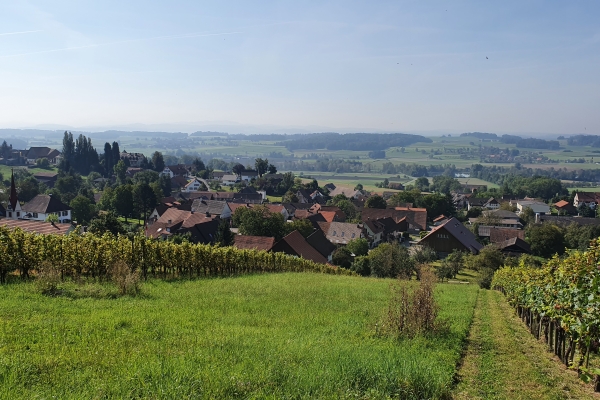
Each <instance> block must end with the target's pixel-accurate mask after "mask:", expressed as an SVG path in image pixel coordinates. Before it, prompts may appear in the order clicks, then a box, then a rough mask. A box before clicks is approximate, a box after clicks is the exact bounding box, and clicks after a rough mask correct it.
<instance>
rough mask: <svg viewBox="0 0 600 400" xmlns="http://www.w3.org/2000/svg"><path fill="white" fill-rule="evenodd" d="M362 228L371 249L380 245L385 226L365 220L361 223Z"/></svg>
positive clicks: (374, 221)
mask: <svg viewBox="0 0 600 400" xmlns="http://www.w3.org/2000/svg"><path fill="white" fill-rule="evenodd" d="M388 218H390V217H388ZM363 228H364V229H365V232H366V234H367V237H368V238H369V242H370V244H371V247H376V246H377V245H379V243H381V241H382V239H383V232H384V230H385V226H384V225H383V224H382V223H381V222H379V221H378V220H373V219H367V220H366V221H363Z"/></svg>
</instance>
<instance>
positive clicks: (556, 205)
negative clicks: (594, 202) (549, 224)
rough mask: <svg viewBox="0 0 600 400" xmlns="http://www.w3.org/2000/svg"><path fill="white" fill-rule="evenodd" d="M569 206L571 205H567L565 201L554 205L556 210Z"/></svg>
mask: <svg viewBox="0 0 600 400" xmlns="http://www.w3.org/2000/svg"><path fill="white" fill-rule="evenodd" d="M570 205H571V203H569V202H568V201H565V200H561V201H559V202H557V203H554V206H555V207H557V208H562V207H566V206H570Z"/></svg>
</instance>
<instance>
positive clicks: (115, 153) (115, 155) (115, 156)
mask: <svg viewBox="0 0 600 400" xmlns="http://www.w3.org/2000/svg"><path fill="white" fill-rule="evenodd" d="M120 159H121V150H119V143H117V142H113V143H112V163H113V164H112V165H113V167H114V166H115V165H117V163H118V162H119V160H120ZM111 171H112V169H111Z"/></svg>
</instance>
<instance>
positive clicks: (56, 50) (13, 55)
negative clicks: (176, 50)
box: [0, 32, 242, 58]
mask: <svg viewBox="0 0 600 400" xmlns="http://www.w3.org/2000/svg"><path fill="white" fill-rule="evenodd" d="M240 33H242V32H219V33H184V34H180V35H167V36H154V37H149V38H141V39H128V40H119V41H116V42H106V43H94V44H88V45H84V46H73V47H63V48H59V49H50V50H39V51H32V52H28V53H17V54H7V55H4V56H0V58H10V57H21V56H29V55H33V54H45V53H56V52H59V51H69V50H80V49H90V48H93V47H101V46H110V45H114V44H123V43H135V42H143V41H148V40H160V39H185V38H196V37H209V36H224V35H237V34H240Z"/></svg>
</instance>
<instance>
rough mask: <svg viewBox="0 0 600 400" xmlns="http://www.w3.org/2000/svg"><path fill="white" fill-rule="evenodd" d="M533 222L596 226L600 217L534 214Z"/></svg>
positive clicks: (599, 221) (599, 223) (599, 222)
mask: <svg viewBox="0 0 600 400" xmlns="http://www.w3.org/2000/svg"><path fill="white" fill-rule="evenodd" d="M535 222H536V223H541V224H545V223H550V224H556V225H562V226H569V225H571V224H577V225H579V226H598V225H600V218H586V217H567V216H556V215H536V218H535Z"/></svg>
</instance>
